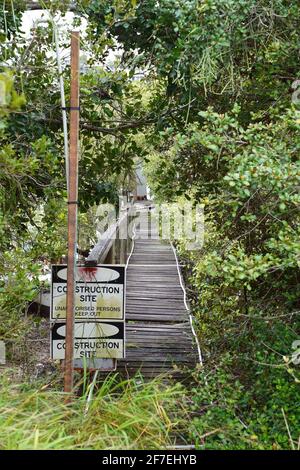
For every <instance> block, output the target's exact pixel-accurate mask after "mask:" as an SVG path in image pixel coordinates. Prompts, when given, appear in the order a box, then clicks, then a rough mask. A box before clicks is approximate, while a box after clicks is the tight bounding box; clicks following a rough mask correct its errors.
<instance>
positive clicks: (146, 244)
mask: <svg viewBox="0 0 300 470" xmlns="http://www.w3.org/2000/svg"><path fill="white" fill-rule="evenodd" d="M142 218H143V223H142V228H141V226H140V227H139V226H137V228H136V240H135V243H134V248H133V252H132V254H131V257H130V259H129V264H128V267H127V288H126V290H127V294H126V321H127V324H126V337H127V341H126V344H127V347H126V359H124V360H121V361H118V370H122V371H123V372H126V373H127V374H128V375H130V376H131V375H132V374H134V373H135V372H136V371H138V370H140V372H141V373H142V375H143V376H145V377H154V376H156V375H158V374H159V373H168V374H169V373H170V374H172V375H181V372H180V369H182V368H184V367H188V368H189V369H194V368H195V367H196V364H199V362H200V358H199V349H198V346H197V343H196V339H195V335H194V333H193V329H192V326H191V322H190V316H189V312H188V310H187V308H186V305H185V302H184V291H183V289H182V286H181V282H180V276H179V272H178V267H177V263H176V257H175V254H174V251H173V248H172V246H171V244H170V243H168V242H166V243H164V242H162V241H161V240H159V238H158V235H157V233H154V234H153V231H152V238H151V239H147V238H145V235H146V236H147V228H145V226H146V227H147V218H148V214H147V212H146V211H145V213H144V214H142ZM154 232H155V230H154ZM141 235H143V237H142V238H140V236H141ZM153 235H154V238H153Z"/></svg>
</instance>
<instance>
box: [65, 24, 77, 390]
mask: <svg viewBox="0 0 300 470" xmlns="http://www.w3.org/2000/svg"><path fill="white" fill-rule="evenodd" d="M78 140H79V33H78V32H72V33H71V95H70V152H69V191H68V269H67V314H66V350H65V376H64V391H65V392H67V393H70V392H72V390H73V375H74V371H73V364H74V307H75V283H76V278H75V267H76V246H77V204H78V201H77V198H78Z"/></svg>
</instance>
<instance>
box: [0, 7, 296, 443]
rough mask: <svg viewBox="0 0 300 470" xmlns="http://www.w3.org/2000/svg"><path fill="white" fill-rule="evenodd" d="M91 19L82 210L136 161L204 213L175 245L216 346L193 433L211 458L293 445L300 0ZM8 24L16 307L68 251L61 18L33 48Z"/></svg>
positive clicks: (80, 13)
mask: <svg viewBox="0 0 300 470" xmlns="http://www.w3.org/2000/svg"><path fill="white" fill-rule="evenodd" d="M13 3H14V2H12V4H11V5H13ZM52 3H53V2H52ZM62 3H63V2H62ZM52 6H53V10H55V9H56V8H57V9H59V8H60V9H61V10H62V9H63V7H62V4H60V2H57V3H55V5H54V4H53V5H52ZM20 10H22V8H21V7H20ZM83 18H84V19H85V20H86V21H87V28H86V33H85V34H86V36H85V39H84V41H83V46H82V48H83V50H84V53H85V60H86V67H85V73H84V75H83V77H82V82H81V103H82V104H81V107H82V116H81V141H82V142H81V143H82V158H81V162H80V168H81V170H80V171H81V176H80V200H81V211H82V213H83V214H85V215H86V214H87V213H88V210H89V209H90V207H91V206H93V204H94V203H98V202H99V201H107V200H109V201H114V200H115V195H116V188H119V189H120V187H121V186H123V185H124V181H125V180H126V179H127V178H128V175H129V174H130V173H131V172H132V168H133V166H134V161H135V159H136V158H141V157H143V158H144V162H145V166H146V170H147V174H148V179H149V183H150V186H151V189H152V191H153V193H154V196H155V199H156V201H164V202H177V203H178V204H183V202H184V201H185V200H186V201H189V202H191V203H192V204H193V205H197V204H201V205H204V209H205V243H204V246H203V248H202V249H201V250H198V251H193V252H192V251H189V250H188V249H187V248H188V240H185V239H182V240H180V241H179V243H178V249H179V250H180V252H181V256H182V261H183V262H184V264H185V266H186V267H185V275H186V280H187V282H188V284H189V288H190V293H191V301H192V307H193V313H194V315H195V319H196V323H197V331H198V334H199V338H200V342H201V345H202V348H203V353H204V368H203V371H202V372H201V373H200V374H199V376H197V377H196V380H197V381H199V382H198V386H196V387H195V389H194V390H193V402H194V404H193V406H194V409H193V416H195V417H194V419H193V420H192V422H191V426H190V433H191V434H190V437H191V438H192V439H193V440H194V441H195V442H196V443H197V445H202V446H204V447H205V448H218V449H219V448H239V449H244V448H259V449H263V448H273V449H283V448H296V447H297V445H298V435H297V432H298V429H297V428H298V426H299V420H300V410H299V405H298V400H297V398H296V394H297V393H299V391H298V392H297V387H298V386H299V377H298V376H299V372H298V370H297V365H296V364H294V363H293V362H292V360H291V355H292V352H293V347H294V346H293V342H294V341H295V340H296V339H297V337H298V336H297V335H298V333H299V332H298V328H299V321H298V318H299V311H300V309H299V293H300V292H299V280H300V279H299V278H300V276H299V256H300V245H299V186H300V171H299V170H300V168H299V150H300V137H299V130H300V112H299V109H298V108H297V106H298V105H299V103H297V101H298V100H297V96H298V95H299V93H298V90H297V87H298V88H299V83H298V82H296V80H297V79H300V69H299V63H300V61H299V59H300V57H299V56H300V53H299V51H300V37H299V28H300V12H299V2H298V1H297V0H288V1H287V0H272V1H270V0H202V1H201V0H159V1H157V0H140V1H133V0H114V1H110V0H92V1H86V0H81V1H78V2H77V11H76V15H75V19H76V21H77V22H80V21H81V20H82V19H83ZM0 27H1V36H0V38H1V39H0V40H1V41H2V43H1V46H2V48H1V62H2V63H7V64H9V65H10V70H11V69H12V72H13V75H9V74H8V71H7V69H5V68H3V72H2V74H1V75H0V81H1V80H2V81H3V80H6V81H8V82H9V87H8V88H7V90H8V94H9V100H8V101H9V105H8V106H7V107H6V108H5V109H4V110H2V114H1V119H2V120H1V128H0V133H1V141H2V146H1V151H0V158H1V160H0V164H1V167H2V168H3V171H1V175H0V204H1V208H2V213H1V218H2V220H1V222H2V225H1V229H0V248H1V249H2V252H3V253H4V255H3V257H2V258H1V260H0V274H1V273H2V276H4V273H5V276H7V279H6V281H5V282H4V277H2V279H0V282H2V284H3V285H4V284H5V286H6V287H5V289H4V290H3V288H2V293H1V292H0V307H1V305H4V306H5V308H8V306H9V308H11V307H12V303H13V302H14V300H13V299H14V297H13V296H12V289H11V290H9V286H11V285H16V281H18V282H19V281H20V282H19V284H18V285H19V286H20V288H19V292H20V295H17V296H16V297H15V302H14V303H13V308H19V304H20V303H22V302H23V301H26V300H28V299H29V298H30V297H31V296H32V291H31V290H30V289H32V288H33V289H34V288H35V279H36V272H37V271H36V269H37V268H35V267H33V265H32V260H35V261H38V260H40V259H41V256H46V257H48V258H49V259H50V258H55V257H57V256H60V254H62V253H63V252H64V249H65V239H64V233H63V231H61V230H59V227H58V224H57V221H58V220H59V221H61V224H62V226H63V224H64V222H65V203H64V200H65V183H64V162H63V158H62V155H63V151H62V149H63V146H62V144H63V142H62V133H61V117H60V112H61V110H60V100H59V91H58V83H57V72H56V69H55V56H54V53H53V51H54V43H53V36H52V32H53V31H52V23H51V21H50V22H48V23H47V24H46V26H45V25H40V26H38V27H36V29H35V31H34V35H33V38H32V40H31V42H29V43H28V41H27V40H25V39H24V38H23V36H22V35H21V33H20V14H19V12H18V9H17V8H15V10H14V11H12V10H11V7H8V6H7V14H6V15H5V18H4V19H1V20H0ZM7 41H10V42H13V44H14V47H13V48H12V47H9V44H10V43H8V42H7ZM63 41H66V38H65V37H64V38H63ZM109 51H114V54H115V62H114V64H113V66H108V65H107V61H108V60H109V59H108V56H109ZM64 70H65V72H64V73H65V75H66V76H68V72H69V70H68V64H67V63H66V64H65V69H64ZM12 77H14V84H13V83H12ZM297 83H298V85H297ZM67 92H68V90H67ZM292 97H294V102H293V101H292ZM91 175H92V177H91ZM86 216H87V215H86ZM32 227H35V231H34V229H33V228H32ZM33 233H34V243H30V240H29V239H30V238H31V237H32V234H33ZM50 236H51V240H55V244H53V243H52V242H51V243H50V244H49V237H50ZM56 243H57V245H56ZM28 247H29V248H28ZM12 250H13V251H12ZM24 252H25V255H24ZM12 253H13V255H12ZM16 255H17V256H18V258H17V259H20V260H21V262H19V265H17V264H16V263H15V264H14V263H13V261H12V258H13V257H14V256H16ZM23 258H24V259H23ZM22 260H23V261H22ZM31 270H32V271H33V272H32V274H31V279H32V284H31V285H27V288H26V289H23V290H22V286H24V285H25V284H26V279H27V277H28V273H29V271H31ZM10 280H11V282H10ZM21 292H23V293H24V295H23V296H22V295H21ZM20 297H21V300H22V302H20ZM1 302H2V304H1ZM1 310H2V311H4V310H5V309H4V310H3V309H1Z"/></svg>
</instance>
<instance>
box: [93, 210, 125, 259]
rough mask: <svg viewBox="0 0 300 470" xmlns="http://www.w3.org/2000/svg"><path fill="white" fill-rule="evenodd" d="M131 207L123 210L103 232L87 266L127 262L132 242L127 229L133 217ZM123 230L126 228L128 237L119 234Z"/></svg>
mask: <svg viewBox="0 0 300 470" xmlns="http://www.w3.org/2000/svg"><path fill="white" fill-rule="evenodd" d="M130 209H131V208H130V207H127V208H126V209H125V210H124V211H122V213H121V215H120V217H119V218H118V220H117V221H116V222H114V223H113V224H111V225H110V226H109V227H108V228H107V230H106V231H105V232H104V233H103V234H102V236H101V239H100V240H99V241H98V243H97V244H96V245H95V246H94V248H93V249H92V250H91V252H90V254H89V255H88V257H87V258H86V259H85V264H86V265H87V266H89V265H90V266H91V265H95V264H101V263H104V264H105V263H110V264H114V263H116V262H117V263H118V262H120V263H122V262H123V263H125V262H126V260H127V257H128V252H129V251H130V250H131V243H132V240H131V238H130V237H129V236H128V231H127V227H128V224H129V221H130V219H131V211H130ZM123 230H124V231H125V230H126V232H125V233H126V238H123V237H120V236H119V234H120V232H121V231H123ZM122 235H123V234H122Z"/></svg>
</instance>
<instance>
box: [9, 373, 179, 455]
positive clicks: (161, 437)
mask: <svg viewBox="0 0 300 470" xmlns="http://www.w3.org/2000/svg"><path fill="white" fill-rule="evenodd" d="M182 393H183V391H182V388H181V387H180V386H179V385H169V386H166V385H164V384H163V382H162V381H161V380H160V379H156V380H153V381H151V382H148V383H143V382H142V381H141V380H135V379H131V380H125V381H120V379H118V378H117V377H116V376H109V377H108V378H106V380H105V381H104V382H102V383H101V384H100V385H99V386H98V388H97V389H94V390H93V395H92V399H91V400H90V401H89V403H88V406H87V398H88V396H89V395H90V396H91V393H90V389H89V387H87V388H86V390H85V392H84V394H83V396H81V397H77V398H75V397H74V399H73V400H72V401H71V402H70V403H65V400H64V394H63V393H62V392H60V391H56V390H53V389H52V390H49V389H47V385H42V384H41V385H40V386H39V387H38V388H37V387H36V385H31V384H16V383H13V382H12V380H11V379H10V378H9V376H8V375H5V374H4V375H3V376H2V377H1V378H0V449H2V450H4V449H5V450H11V449H17V450H26V449H40V450H51V449H122V450H123V449H124V450H125V449H161V448H164V447H165V446H166V445H170V444H172V442H171V441H172V437H171V435H173V433H174V431H175V429H176V427H177V425H178V424H179V420H180V418H178V414H177V418H174V416H173V412H174V409H176V408H178V402H179V401H180V399H181V396H182ZM172 410H173V411H172Z"/></svg>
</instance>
